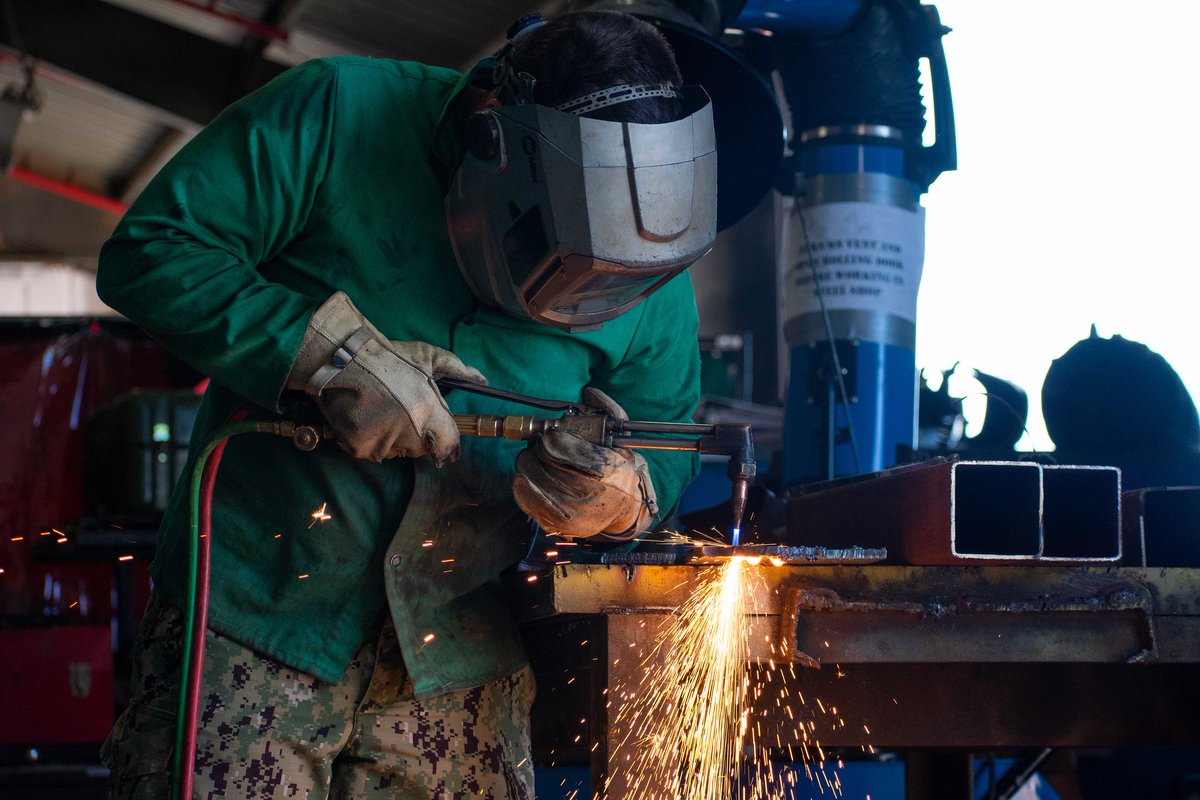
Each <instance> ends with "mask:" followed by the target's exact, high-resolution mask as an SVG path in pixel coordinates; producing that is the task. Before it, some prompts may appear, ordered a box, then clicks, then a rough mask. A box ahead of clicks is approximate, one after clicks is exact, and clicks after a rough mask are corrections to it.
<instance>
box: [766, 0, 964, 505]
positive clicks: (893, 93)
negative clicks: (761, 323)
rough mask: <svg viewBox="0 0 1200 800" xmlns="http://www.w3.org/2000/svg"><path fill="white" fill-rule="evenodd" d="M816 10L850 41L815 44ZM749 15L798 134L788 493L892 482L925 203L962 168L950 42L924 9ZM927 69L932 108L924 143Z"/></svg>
mask: <svg viewBox="0 0 1200 800" xmlns="http://www.w3.org/2000/svg"><path fill="white" fill-rule="evenodd" d="M850 5H852V6H853V7H854V13H853V14H851V15H849V16H847V15H846V13H845V12H846V10H847V7H848V6H850ZM802 10H805V11H806V15H800V12H801V11H802ZM789 11H790V12H791V13H792V16H791V17H789V16H788V13H789ZM818 12H819V18H820V20H823V21H825V22H827V23H828V22H838V21H841V22H842V24H843V26H844V27H843V28H842V29H841V30H839V31H837V32H835V33H829V32H828V31H826V32H824V33H814V32H813V31H814V24H815V23H814V22H813V20H814V16H813V15H814V14H817V13H818ZM746 15H752V21H753V22H755V23H759V22H762V23H763V24H766V23H768V22H770V21H772V20H774V22H775V25H774V26H773V27H774V30H775V35H774V37H773V40H772V54H773V55H774V57H775V61H776V65H777V67H778V70H779V73H780V76H781V78H782V83H783V86H784V93H785V96H786V98H787V101H788V104H789V106H790V107H791V109H792V115H793V120H792V121H793V128H794V130H795V131H796V134H795V135H794V136H793V139H792V156H791V162H790V165H791V177H792V180H791V182H790V186H785V187H784V188H783V189H782V190H781V191H785V192H786V193H785V195H784V197H783V200H782V204H781V205H782V214H781V223H782V231H781V247H780V261H781V263H780V289H781V295H782V303H783V314H782V315H781V316H782V319H783V320H784V338H785V339H786V342H787V346H788V348H789V358H788V366H789V381H788V393H787V403H786V417H785V430H784V458H783V480H784V483H785V484H793V483H799V482H807V481H814V480H824V479H830V478H835V477H840V476H845V475H855V474H859V473H863V472H871V471H875V470H879V469H883V468H885V467H888V466H891V465H892V464H895V463H896V462H897V451H898V449H899V448H903V447H908V448H912V447H914V446H915V444H916V423H917V405H916V403H917V391H918V374H917V369H916V355H915V350H916V309H917V289H918V287H919V285H920V280H921V268H922V265H923V262H924V236H925V217H924V209H923V208H922V207H921V204H920V198H921V195H922V193H924V192H925V191H926V190H927V189H928V188H929V184H930V183H931V182H932V181H933V180H934V179H935V178H936V177H937V176H938V175H939V174H941V172H942V171H944V170H947V169H953V168H954V167H955V162H956V158H955V144H954V127H953V125H954V123H953V113H952V111H951V107H950V93H949V92H950V90H949V81H948V79H947V76H946V65H945V58H944V55H943V53H942V48H941V36H942V35H944V34H945V33H946V32H947V31H948V29H946V28H944V27H943V26H942V25H941V22H940V20H939V19H938V16H937V11H936V9H934V8H933V7H932V6H922V5H920V4H919V3H918V2H916V0H864V1H863V2H861V3H853V4H848V3H841V4H837V3H833V2H826V3H821V4H817V5H815V6H812V5H809V4H807V3H795V2H788V1H787V0H758V1H757V2H752V3H751V4H750V5H749V6H748V7H747V9H746V12H744V15H743V16H746ZM772 15H775V16H774V17H773V16H772ZM922 59H927V60H928V64H929V70H930V73H931V76H932V95H933V100H934V106H935V108H936V117H935V120H936V126H935V130H936V138H935V141H934V142H933V143H932V144H930V145H925V144H924V143H923V141H922V138H923V133H924V129H925V111H926V107H925V105H924V104H923V102H922V98H921V94H920V82H919V62H920V61H921V60H922Z"/></svg>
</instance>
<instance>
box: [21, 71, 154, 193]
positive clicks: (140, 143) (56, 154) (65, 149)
mask: <svg viewBox="0 0 1200 800" xmlns="http://www.w3.org/2000/svg"><path fill="white" fill-rule="evenodd" d="M23 81H24V75H23V73H22V72H21V70H20V68H19V67H18V66H17V65H15V64H11V63H7V62H6V63H0V85H3V86H7V85H9V84H12V83H17V84H20V83H22V82H23ZM37 86H38V89H39V90H40V92H41V95H42V107H41V110H39V111H37V112H33V113H28V112H27V114H26V118H25V119H24V120H23V121H22V123H21V126H20V128H19V129H18V131H17V136H16V140H15V142H14V145H13V163H14V164H16V165H17V166H20V167H23V168H25V169H28V170H30V171H32V172H37V173H40V174H42V175H45V176H46V177H49V178H54V179H55V180H60V181H66V182H69V183H73V184H75V185H77V186H80V187H82V188H84V189H88V190H89V191H93V192H98V193H101V194H104V193H107V192H108V191H109V188H110V186H111V184H112V182H113V181H116V180H120V179H122V178H124V177H125V176H127V175H128V174H129V173H130V172H131V171H132V170H133V169H135V168H136V166H137V165H138V163H139V162H140V160H141V159H142V157H143V156H144V155H145V153H146V152H147V151H148V150H149V149H150V148H151V147H152V146H153V145H154V144H155V143H156V142H157V141H158V140H159V139H161V138H162V137H163V135H164V134H165V133H166V132H167V130H168V127H167V126H166V125H164V124H162V123H161V122H159V121H158V120H156V119H155V118H154V117H152V116H149V115H148V114H147V110H146V108H145V107H144V106H142V105H140V104H138V103H134V102H132V101H129V100H126V99H124V98H122V97H121V96H119V95H117V94H115V93H112V92H105V91H103V90H101V89H99V88H98V87H94V88H89V87H87V86H85V85H82V84H80V85H71V84H65V83H60V82H56V81H53V80H46V79H44V78H41V79H39V80H38V82H37Z"/></svg>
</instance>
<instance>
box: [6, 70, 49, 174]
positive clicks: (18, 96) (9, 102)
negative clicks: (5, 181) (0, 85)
mask: <svg viewBox="0 0 1200 800" xmlns="http://www.w3.org/2000/svg"><path fill="white" fill-rule="evenodd" d="M22 66H23V67H24V69H25V83H24V84H18V83H12V84H9V85H8V88H6V89H5V90H4V93H3V94H0V167H2V168H3V169H8V165H9V162H10V161H11V160H12V152H13V142H14V141H15V140H16V138H17V130H18V129H19V128H20V127H21V123H22V122H24V121H26V120H28V119H29V118H31V117H32V116H33V115H34V114H35V113H36V112H37V111H38V109H40V108H41V107H42V95H41V92H39V91H38V88H37V83H36V81H35V75H36V69H35V67H34V64H33V62H32V61H31V60H25V61H24V62H23V63H22Z"/></svg>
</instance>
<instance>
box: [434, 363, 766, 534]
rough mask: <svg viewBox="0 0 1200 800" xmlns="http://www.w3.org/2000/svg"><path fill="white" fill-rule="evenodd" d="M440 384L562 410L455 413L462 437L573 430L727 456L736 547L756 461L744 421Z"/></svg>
mask: <svg viewBox="0 0 1200 800" xmlns="http://www.w3.org/2000/svg"><path fill="white" fill-rule="evenodd" d="M438 386H440V387H441V388H442V389H459V390H461V391H465V392H472V393H474V394H480V395H485V396H487V397H494V398H497V399H500V400H508V401H510V402H513V403H520V404H521V405H526V406H531V407H533V408H541V409H545V410H548V411H562V412H564V413H563V414H562V416H559V417H538V416H524V415H508V416H501V415H495V414H455V415H454V422H455V423H456V424H457V425H458V432H459V434H460V435H462V436H478V437H482V438H485V439H512V440H516V441H525V440H528V439H530V438H532V437H533V436H536V435H538V434H540V433H544V432H545V431H548V430H560V431H566V432H567V433H573V434H575V435H576V436H578V437H579V438H581V439H583V440H584V441H586V442H591V443H592V444H595V445H601V446H603V447H626V448H630V449H634V450H690V451H693V452H696V453H701V454H708V455H719V456H727V457H728V458H729V467H728V470H727V474H728V475H729V480H730V481H731V482H732V483H733V496H732V500H731V503H732V506H733V530H732V532H731V541H730V543H731V544H733V545H734V546H737V545H738V543H739V540H740V538H741V530H742V516H743V515H744V514H745V512H746V498H747V495H748V493H749V490H750V483H751V482H752V481H753V480H754V475H755V472H756V469H757V466H756V464H755V461H754V440H753V437H752V436H751V433H750V426H749V425H748V424H746V423H727V422H718V423H713V424H706V423H698V422H642V421H638V420H629V419H618V418H617V417H614V416H612V415H611V414H605V413H603V412H601V411H598V410H597V409H595V408H592V407H591V406H587V405H584V404H583V403H572V402H568V401H565V400H547V399H545V398H541V397H530V396H529V395H523V394H518V393H516V392H509V391H505V390H503V389H495V388H493V387H491V386H484V385H482V384H478V383H471V382H470V381H460V380H455V379H452V378H443V379H442V380H439V381H438Z"/></svg>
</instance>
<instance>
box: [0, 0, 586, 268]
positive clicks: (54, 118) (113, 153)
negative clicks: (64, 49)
mask: <svg viewBox="0 0 1200 800" xmlns="http://www.w3.org/2000/svg"><path fill="white" fill-rule="evenodd" d="M107 2H110V3H112V4H114V5H117V6H121V7H122V8H124V9H127V10H130V11H135V12H137V13H140V14H144V15H147V16H151V17H153V18H155V19H157V20H159V21H162V22H166V23H168V24H170V25H173V26H175V27H178V28H183V29H185V30H188V31H190V32H192V33H194V34H196V35H199V36H203V37H206V38H208V39H211V40H215V41H220V42H224V43H226V44H231V43H237V42H245V43H246V44H247V46H248V47H252V45H253V44H254V42H253V40H252V39H247V38H246V37H247V29H246V28H245V27H242V26H239V25H238V24H236V23H231V22H229V21H227V20H224V19H220V18H218V17H215V16H213V15H211V14H208V13H206V12H204V11H203V10H196V9H194V8H188V7H186V6H184V5H181V4H179V3H176V2H169V0H107ZM273 5H275V2H274V0H218V2H216V4H215V5H214V9H215V10H217V11H220V12H223V13H226V14H233V15H237V16H239V17H243V18H246V19H262V18H263V17H264V15H265V14H266V12H267V11H268V10H269V8H271V7H272V6H273ZM564 5H565V0H453V2H444V3H437V2H434V3H431V2H428V0H299V2H298V3H297V4H296V5H294V6H292V11H291V14H290V16H287V17H285V19H284V20H282V21H281V23H280V25H281V26H282V27H283V28H284V29H285V30H287V31H288V32H289V37H288V40H287V41H275V42H272V43H270V44H269V46H266V48H265V52H264V55H265V56H266V57H268V58H272V59H275V60H277V61H279V62H282V63H298V62H300V61H303V60H305V59H307V58H310V57H318V56H326V55H333V54H338V53H353V54H361V55H374V56H378V57H388V58H398V59H405V60H415V61H422V62H425V63H429V64H438V65H443V66H449V67H455V68H459V69H461V68H464V67H465V66H467V65H469V64H470V63H472V62H473V60H474V59H476V58H478V57H480V56H481V55H483V54H485V53H487V52H489V51H490V50H491V49H494V48H495V47H497V46H499V44H500V42H502V41H503V34H504V31H505V29H506V28H507V27H508V25H509V24H510V23H511V22H512V21H513V20H514V19H516V18H517V17H519V16H521V15H523V14H526V13H529V12H530V11H542V12H543V13H545V14H547V15H550V14H552V13H555V12H556V11H557V10H558V9H560V8H562V7H563V6H564ZM261 44H266V43H261ZM231 68H232V65H231ZM151 77H152V76H151ZM23 80H24V76H23V74H22V73H21V70H20V68H19V66H18V65H17V63H15V53H14V52H13V51H11V50H5V51H4V52H2V53H0V89H2V88H3V87H4V86H6V85H8V84H10V83H20V82H21V81H23ZM38 84H39V87H40V89H41V92H42V95H43V98H44V102H43V106H42V109H41V110H40V111H39V112H37V113H36V114H34V115H33V116H32V117H31V118H30V119H28V120H26V121H25V122H23V123H22V125H21V127H20V129H19V131H18V133H17V137H16V141H15V144H14V148H13V163H14V164H16V165H17V166H20V167H22V168H24V169H27V170H29V171H32V172H36V173H39V174H41V175H44V176H46V177H48V178H52V179H54V180H58V181H64V182H68V183H71V184H74V185H76V186H79V187H81V188H83V189H87V190H89V191H92V192H96V193H99V194H106V195H112V194H114V193H117V192H120V191H121V190H122V189H124V190H126V191H127V195H126V197H125V199H126V200H128V199H129V197H130V196H131V195H132V194H134V193H136V191H138V190H139V188H140V187H141V186H142V185H144V183H145V180H146V179H147V178H148V176H149V174H150V173H152V172H153V171H154V170H155V169H157V168H158V166H161V162H162V160H163V159H164V158H166V157H169V155H170V154H171V153H172V152H174V150H175V149H177V148H178V147H179V146H180V145H181V144H182V142H183V141H186V139H187V138H190V136H191V135H192V134H193V133H194V132H195V130H196V127H195V125H194V124H192V123H190V122H187V121H185V120H182V119H180V118H178V117H174V116H172V115H170V114H167V113H165V112H163V111H162V110H161V109H156V108H151V107H149V106H147V105H145V104H142V103H139V102H137V101H134V100H132V99H131V98H129V97H127V96H125V95H122V94H119V93H117V92H114V91H112V90H109V89H106V88H104V87H102V86H98V85H96V84H94V83H90V82H88V81H86V80H84V79H82V78H79V77H77V76H75V75H73V74H70V73H63V72H61V71H58V70H56V69H55V68H54V67H53V65H43V66H39V79H38ZM172 130H180V131H182V134H183V135H182V136H179V135H175V136H172V135H171V131H172ZM139 170H140V173H139ZM127 182H128V184H129V185H125V184H126V183H127ZM11 224H13V223H12V222H10V226H11ZM2 247H3V245H2V244H0V248H2Z"/></svg>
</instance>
